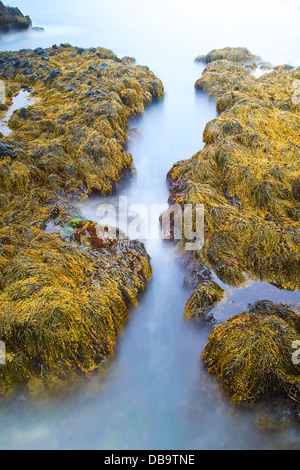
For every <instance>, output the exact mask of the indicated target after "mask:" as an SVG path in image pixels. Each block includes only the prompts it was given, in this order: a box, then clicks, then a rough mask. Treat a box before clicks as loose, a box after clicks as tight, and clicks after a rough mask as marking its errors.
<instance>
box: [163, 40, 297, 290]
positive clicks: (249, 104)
mask: <svg viewBox="0 0 300 470" xmlns="http://www.w3.org/2000/svg"><path fill="white" fill-rule="evenodd" d="M236 52H237V55H238V58H235V55H234V54H233V55H232V54H230V59H229V57H228V50H227V49H225V50H223V52H222V53H218V54H215V53H213V54H211V57H213V58H214V60H212V59H211V61H210V63H209V64H208V65H207V67H206V68H205V69H204V71H203V74H202V76H201V78H200V79H199V80H197V82H196V83H195V87H196V88H197V89H201V90H204V91H205V92H206V93H208V95H209V96H212V97H214V98H215V99H216V108H217V110H218V111H219V113H220V114H219V116H218V117H217V118H216V119H213V120H212V121H211V122H209V123H208V124H207V125H206V127H205V130H204V134H203V138H204V141H205V146H204V148H203V150H201V151H199V152H197V153H196V154H195V155H193V156H192V157H191V158H190V159H187V160H183V161H181V162H178V163H177V164H175V165H174V166H173V168H172V169H171V170H170V171H169V173H168V181H169V183H170V198H169V202H170V203H171V204H181V205H183V204H185V203H189V204H203V205H204V210H205V244H204V247H203V248H202V249H201V251H199V253H198V257H199V258H200V259H202V261H203V262H204V263H205V264H207V266H208V267H210V268H212V269H213V270H214V271H215V273H216V274H217V275H218V277H219V278H220V279H221V280H222V281H223V282H225V283H226V284H229V285H241V284H243V283H244V282H245V279H246V275H248V276H251V277H252V278H255V279H259V280H262V281H265V282H268V283H272V284H275V285H276V286H278V287H280V288H285V289H291V290H295V289H299V288H300V269H299V266H300V249H299V247H300V231H299V197H298V193H299V188H298V186H299V184H298V182H299V175H300V163H299V162H300V160H299V158H298V156H299V154H300V138H299V126H300V111H299V106H298V105H296V104H295V103H293V100H292V95H293V92H294V85H293V84H294V83H295V80H299V77H300V72H299V70H295V69H290V68H288V69H287V68H286V67H283V68H279V69H278V70H275V71H272V72H270V73H268V74H266V75H263V76H261V77H260V78H256V77H254V76H253V75H252V74H251V70H250V69H249V67H248V66H246V65H245V60H246V57H244V58H243V57H242V55H240V52H241V51H240V49H238V50H237V51H236ZM223 57H224V58H223ZM234 58H235V59H234ZM248 58H249V57H248Z"/></svg>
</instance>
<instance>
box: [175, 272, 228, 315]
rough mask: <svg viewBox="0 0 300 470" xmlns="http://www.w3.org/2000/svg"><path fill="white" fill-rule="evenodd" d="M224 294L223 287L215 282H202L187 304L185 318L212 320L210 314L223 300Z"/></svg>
mask: <svg viewBox="0 0 300 470" xmlns="http://www.w3.org/2000/svg"><path fill="white" fill-rule="evenodd" d="M224 294H225V292H224V290H223V289H222V287H220V286H219V285H218V284H217V283H216V282H215V281H212V280H210V281H205V282H201V283H200V284H198V286H197V287H196V289H195V290H194V292H193V293H192V295H191V296H190V298H189V300H188V302H187V304H186V307H185V312H184V314H185V316H186V317H187V318H202V319H208V318H210V317H209V316H208V313H209V312H210V310H211V309H212V308H213V307H214V306H215V305H216V304H217V303H218V302H219V301H220V300H221V299H222V298H223V296H224Z"/></svg>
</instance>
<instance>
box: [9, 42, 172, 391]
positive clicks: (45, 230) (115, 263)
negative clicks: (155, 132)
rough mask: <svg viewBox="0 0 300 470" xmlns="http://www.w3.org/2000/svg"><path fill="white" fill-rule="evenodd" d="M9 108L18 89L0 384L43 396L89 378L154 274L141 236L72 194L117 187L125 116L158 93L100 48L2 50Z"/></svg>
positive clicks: (141, 71) (142, 74) (144, 72)
mask: <svg viewBox="0 0 300 470" xmlns="http://www.w3.org/2000/svg"><path fill="white" fill-rule="evenodd" d="M0 64H1V76H0V78H1V79H2V80H3V81H4V82H5V85H6V102H5V104H4V105H2V107H1V111H0V113H1V114H4V113H5V112H6V111H7V109H8V108H9V106H10V105H11V102H12V98H13V97H14V96H15V95H16V94H17V93H18V92H19V90H20V89H21V88H23V89H24V88H26V89H28V90H30V93H31V95H32V97H35V98H36V103H35V104H34V105H33V106H30V107H28V108H26V109H25V108H22V109H20V110H19V111H16V112H15V113H14V114H13V116H12V117H11V119H10V121H9V127H10V128H11V130H12V131H13V132H12V133H11V134H10V135H9V136H7V137H4V136H2V137H1V140H2V142H1V147H0V302H1V306H2V308H1V314H0V338H1V340H2V341H3V342H4V343H5V346H6V366H5V367H2V368H1V369H0V377H1V380H0V393H1V395H3V396H10V395H13V394H14V393H16V392H17V391H19V390H22V391H23V392H24V391H25V392H28V393H32V394H37V395H40V394H41V393H42V392H51V393H52V392H55V391H60V390H61V389H62V388H65V387H67V386H69V385H71V384H77V383H78V382H80V380H81V379H84V380H85V378H86V377H91V376H94V375H95V374H97V373H98V371H99V370H101V367H102V365H103V363H105V359H107V358H111V357H112V356H113V354H114V350H115V345H116V341H117V337H118V335H119V333H120V331H121V330H122V326H123V324H124V323H125V321H126V320H127V318H128V311H129V309H130V307H131V306H132V305H135V304H136V303H137V301H138V294H139V292H140V291H141V290H143V289H144V288H145V286H146V285H147V282H148V281H149V280H150V278H151V274H152V269H151V265H150V259H149V256H148V254H147V253H146V250H145V248H144V245H143V244H142V243H140V242H138V241H136V240H128V239H126V238H125V239H124V238H122V237H120V239H115V240H109V239H106V238H105V237H102V236H101V234H100V235H99V231H97V227H96V226H95V224H94V223H92V222H91V221H86V220H81V219H80V218H78V214H77V213H76V211H75V209H74V202H76V201H78V200H82V199H84V198H88V197H90V196H91V195H94V194H99V195H106V194H110V193H112V192H113V191H116V190H117V188H118V184H119V182H120V180H121V178H124V177H125V176H126V175H129V174H130V173H131V172H132V171H133V163H132V157H131V155H130V154H129V153H128V152H127V151H126V142H127V138H128V121H127V119H128V117H129V116H132V115H134V114H138V113H142V112H143V111H144V109H145V107H146V106H147V105H149V104H150V103H151V102H152V101H153V100H156V99H160V98H161V97H162V96H163V93H164V90H163V85H162V83H161V82H160V80H159V79H157V78H156V77H155V76H154V74H153V73H152V72H151V71H150V70H149V69H148V67H146V66H138V65H134V64H133V59H132V58H125V59H119V58H118V57H117V56H116V55H115V54H114V53H113V52H112V51H110V50H107V49H104V48H100V47H99V48H91V49H82V48H78V47H72V46H70V45H69V44H64V45H60V46H56V45H55V46H53V47H51V48H48V49H41V48H39V49H35V50H22V51H19V52H2V53H0Z"/></svg>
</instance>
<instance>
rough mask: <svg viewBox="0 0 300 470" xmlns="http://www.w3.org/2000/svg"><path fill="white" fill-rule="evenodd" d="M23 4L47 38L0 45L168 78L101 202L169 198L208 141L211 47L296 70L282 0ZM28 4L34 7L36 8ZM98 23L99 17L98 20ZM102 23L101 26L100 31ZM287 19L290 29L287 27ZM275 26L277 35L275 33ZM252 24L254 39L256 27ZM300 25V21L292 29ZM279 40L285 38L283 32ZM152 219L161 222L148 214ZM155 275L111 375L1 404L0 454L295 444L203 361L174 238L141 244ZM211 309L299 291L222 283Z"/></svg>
mask: <svg viewBox="0 0 300 470" xmlns="http://www.w3.org/2000/svg"><path fill="white" fill-rule="evenodd" d="M36 3H37V2H32V1H31V0H20V1H19V2H18V6H19V7H20V9H21V10H22V11H24V12H25V13H30V14H31V16H32V18H33V21H34V23H35V24H40V25H41V26H44V27H45V34H44V35H38V36H37V35H32V34H30V33H28V34H22V35H19V36H11V37H10V38H8V39H6V40H3V43H1V44H0V49H1V50H5V49H12V50H18V49H21V48H25V47H28V48H35V47H40V46H41V47H49V46H51V45H52V44H55V43H57V44H59V43H61V42H70V43H72V44H73V45H77V46H82V47H91V46H103V47H107V48H110V49H112V50H113V51H114V52H115V53H116V54H117V55H118V56H119V57H122V55H132V56H135V57H136V58H137V61H138V63H141V64H144V65H148V66H149V68H150V69H151V70H153V71H154V73H155V74H156V75H157V76H158V77H159V78H160V79H161V80H162V81H163V83H164V86H165V90H166V96H165V97H164V99H163V100H162V101H160V102H158V103H154V104H152V105H151V106H150V107H149V108H148V109H147V110H146V112H145V114H144V115H143V116H139V117H137V118H134V119H131V120H130V126H131V127H132V128H135V129H137V130H138V132H134V133H132V137H131V139H130V141H129V147H128V151H129V152H130V153H131V154H132V156H133V161H134V164H135V167H136V176H135V177H134V178H133V179H132V180H131V181H130V183H129V184H128V185H127V186H126V187H124V188H123V189H122V190H121V192H120V194H118V195H117V196H115V197H113V198H106V199H105V202H106V203H108V202H111V203H113V204H117V203H118V198H119V196H126V197H127V201H128V206H131V205H132V204H143V205H144V206H145V207H146V208H147V209H148V214H150V206H151V205H153V204H159V205H162V204H166V202H167V199H168V186H167V183H166V174H167V172H168V171H169V169H170V168H171V167H172V165H173V164H174V163H175V162H177V161H179V160H182V159H186V158H190V157H191V156H192V155H193V154H194V153H195V152H196V151H198V150H200V149H201V148H202V146H203V142H202V132H203V129H204V126H205V124H206V123H207V122H208V121H209V120H211V119H213V118H214V117H215V116H216V111H215V103H214V101H212V100H208V98H207V96H206V95H205V94H203V93H201V92H198V93H196V92H195V90H194V83H195V80H196V79H197V78H199V76H200V74H201V71H202V66H201V65H200V64H197V63H194V62H193V59H194V58H195V57H196V55H198V54H204V53H207V52H208V51H209V50H211V49H213V48H215V47H226V46H229V45H235V46H244V45H245V46H247V47H249V48H250V49H251V51H252V52H253V53H255V54H256V53H257V54H259V55H261V56H262V57H263V58H264V59H265V60H273V59H274V61H275V62H276V61H277V63H283V62H282V61H286V62H291V63H295V64H298V65H299V49H298V44H299V41H298V42H297V38H295V34H294V33H293V34H292V31H293V27H294V29H295V31H296V30H297V26H298V24H299V22H298V23H297V18H299V13H297V12H296V10H295V11H294V10H293V15H291V9H292V6H287V4H289V3H292V2H282V1H281V0H278V2H272V6H271V8H267V2H265V5H264V4H263V2H260V1H258V0H257V1H256V0H255V1H254V3H253V2H252V4H251V8H246V7H247V6H248V5H247V2H245V5H243V6H242V5H241V2H234V1H232V2H226V4H225V3H224V2H222V1H221V0H218V1H213V2H210V3H206V4H205V5H204V4H203V3H202V2H193V1H189V0H187V1H186V2H184V3H183V2H177V1H175V2H169V1H165V2H164V1H162V0H154V1H153V2H152V4H151V7H149V5H148V4H146V3H145V2H140V1H137V0H130V1H128V2H122V0H112V1H110V2H107V3H106V4H105V5H104V4H102V2H96V1H94V0H87V1H86V4H85V8H83V7H82V2H79V0H72V2H71V0H66V1H65V2H61V1H58V0H53V2H52V3H51V5H50V6H47V7H46V6H45V5H44V4H43V5H42V4H41V5H40V6H38V5H35V4H36ZM32 9H33V10H34V11H32ZM99 19H100V20H99ZM99 22H100V26H99ZM293 25H294V26H293ZM279 29H280V30H281V31H282V36H281V37H280V38H279V36H278V30H279ZM254 30H255V34H253V31H254ZM298 30H299V28H298ZM283 38H284V39H283ZM102 202H103V200H102V199H95V200H89V201H88V202H86V203H85V204H83V205H81V206H80V207H79V209H80V211H81V214H82V216H83V217H86V218H89V219H92V220H96V221H97V215H96V214H97V207H98V206H99V204H101V203H102ZM151 223H153V224H154V225H155V224H158V219H154V220H151ZM145 245H146V248H147V251H148V253H149V255H150V256H151V264H152V267H153V277H152V280H151V282H150V284H149V286H148V288H147V289H146V291H145V292H144V293H142V295H141V296H140V299H139V305H138V307H137V308H134V309H133V310H132V311H131V314H130V318H129V321H128V323H127V324H126V326H125V328H124V332H123V335H122V336H121V338H120V339H119V341H118V347H117V351H116V356H115V359H114V361H113V367H112V370H111V372H110V374H109V376H108V377H107V380H105V381H104V383H103V384H102V385H101V386H100V387H99V386H98V387H95V388H94V389H92V390H81V391H80V392H79V393H78V394H76V395H75V396H73V397H71V398H62V399H61V400H57V401H55V402H54V403H47V404H45V403H41V404H36V403H35V404H31V403H28V402H27V401H26V400H25V399H24V398H23V397H19V399H18V400H17V401H16V402H14V403H11V404H7V406H4V405H3V406H1V407H0V448H1V449H111V450H114V449H118V450H122V449H153V450H154V449H170V450H172V449H174V450H181V449H182V450H184V449H187V450H193V449H248V448H250V449H251V448H254V449H264V448H267V449H273V448H281V447H287V448H290V447H293V446H294V445H297V442H299V431H297V430H295V431H294V430H292V431H291V432H288V433H282V434H278V435H275V436H274V435H268V434H266V433H262V432H259V431H258V429H257V427H256V426H255V424H254V420H255V416H254V414H253V413H252V412H248V411H247V412H246V411H243V412H238V411H237V410H236V409H235V408H234V407H233V406H232V405H231V404H230V402H229V401H228V400H227V398H226V397H225V396H224V395H223V393H222V392H221V391H220V390H219V388H218V386H217V384H215V383H214V381H213V380H212V378H211V377H208V375H207V373H206V371H205V370H204V369H203V368H202V366H201V362H200V355H201V352H202V350H203V348H204V346H205V344H206V341H207V338H208V335H209V333H210V328H209V327H205V326H203V325H200V324H198V323H197V322H187V321H186V320H185V319H184V318H183V312H184V307H185V303H186V301H187V299H188V297H189V295H190V291H189V290H188V289H187V288H186V287H184V284H183V279H184V276H185V274H186V272H185V269H184V267H183V266H182V265H181V260H180V258H179V257H178V255H177V254H176V252H175V251H174V247H173V246H172V245H170V244H167V243H164V242H162V241H161V240H160V239H151V238H149V239H147V240H145ZM224 287H225V288H226V290H227V296H226V297H225V299H224V301H222V302H221V303H220V304H219V305H218V306H217V307H216V308H215V309H214V311H213V314H214V316H215V318H216V319H217V321H224V320H226V319H227V318H228V317H229V316H230V315H233V314H235V313H239V312H241V311H242V310H243V309H246V308H247V305H248V303H250V302H252V303H253V302H255V301H256V300H258V299H261V298H267V299H268V300H272V301H275V302H281V301H283V302H286V303H289V304H293V305H294V308H296V309H298V310H299V305H300V294H299V293H297V292H287V291H285V292H282V291H280V290H279V289H277V288H275V287H274V286H269V285H266V284H264V283H259V282H254V281H252V280H249V281H248V283H247V284H246V285H245V286H244V287H243V288H241V289H233V288H230V289H229V288H227V287H226V286H224Z"/></svg>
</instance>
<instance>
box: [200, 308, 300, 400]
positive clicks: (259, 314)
mask: <svg viewBox="0 0 300 470" xmlns="http://www.w3.org/2000/svg"><path fill="white" fill-rule="evenodd" d="M299 341H300V319H299V315H298V314H297V313H296V312H295V311H294V310H292V309H291V308H289V307H287V306H285V305H281V304H279V305H276V304H274V303H272V302H270V301H259V302H257V303H255V304H254V305H253V306H252V307H251V308H250V309H249V311H246V312H243V313H240V314H238V315H234V316H232V317H230V318H229V319H228V320H227V321H226V322H225V323H222V324H220V325H218V326H217V327H216V328H215V329H214V330H213V331H212V332H211V334H210V336H209V338H208V342H207V345H206V347H205V349H204V351H203V354H202V359H203V362H204V364H205V366H206V367H207V369H208V371H209V372H210V373H212V374H213V375H215V376H216V378H217V379H218V380H219V381H220V383H221V385H222V386H223V387H224V389H225V390H226V391H227V392H228V393H229V395H230V397H231V398H232V400H233V401H234V402H235V403H238V404H242V403H253V402H258V401H260V400H268V399H271V398H281V399H288V400H290V401H291V402H297V403H299V401H300V388H299V386H300V369H299V363H298V362H299V361H297V360H295V358H294V353H295V345H298V349H299V344H300V343H299ZM294 342H295V343H294Z"/></svg>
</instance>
